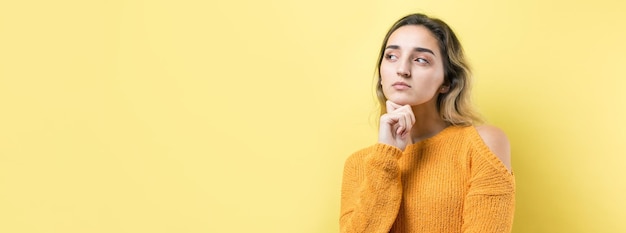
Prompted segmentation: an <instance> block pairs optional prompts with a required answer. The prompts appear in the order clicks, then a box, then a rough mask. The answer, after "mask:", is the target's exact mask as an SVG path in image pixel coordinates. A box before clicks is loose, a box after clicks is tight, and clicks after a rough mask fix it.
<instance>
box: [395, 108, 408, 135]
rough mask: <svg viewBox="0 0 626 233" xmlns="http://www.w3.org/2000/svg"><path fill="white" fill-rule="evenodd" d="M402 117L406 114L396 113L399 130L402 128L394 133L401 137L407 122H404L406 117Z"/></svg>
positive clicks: (405, 129)
mask: <svg viewBox="0 0 626 233" xmlns="http://www.w3.org/2000/svg"><path fill="white" fill-rule="evenodd" d="M404 115H406V113H397V116H398V124H400V128H402V130H399V131H397V132H396V134H398V135H400V136H402V134H404V132H406V131H407V123H408V122H407V121H406V117H404Z"/></svg>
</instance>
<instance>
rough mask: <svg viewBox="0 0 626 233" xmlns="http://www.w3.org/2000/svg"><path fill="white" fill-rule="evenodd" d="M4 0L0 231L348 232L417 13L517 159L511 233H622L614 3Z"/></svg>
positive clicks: (622, 18) (620, 39) (620, 21)
mask: <svg viewBox="0 0 626 233" xmlns="http://www.w3.org/2000/svg"><path fill="white" fill-rule="evenodd" d="M546 2H548V1H539V0H531V1H528V0H525V1H516V2H514V1H495V0H493V1H486V0H477V1H458V2H455V1H442V0H438V1H434V0H433V1H399V0H397V1H378V2H372V1H336V0H323V1H287V0H275V1H251V0H250V1H208V2H207V1H156V0H155V1H79V0H75V1H69V0H63V1H2V2H1V3H0V232H64V233H67V232H336V231H337V229H338V221H337V219H338V211H339V189H340V182H341V172H342V168H343V161H344V160H345V158H346V157H347V156H348V155H349V154H350V153H351V152H353V151H355V150H357V149H359V148H361V147H364V146H366V145H369V144H371V143H373V142H374V141H375V138H376V129H375V127H374V125H375V124H374V121H373V118H374V117H375V114H374V112H375V109H374V101H373V95H372V72H373V65H374V61H375V59H376V58H375V57H376V55H377V52H378V51H377V49H378V47H379V43H380V41H381V39H382V37H383V34H384V33H385V30H386V29H387V28H388V27H389V26H390V24H391V23H392V22H393V21H395V20H396V19H397V18H398V17H400V16H402V15H404V14H406V13H409V12H415V11H419V12H426V13H429V14H432V15H434V16H438V17H441V18H443V19H445V20H446V21H447V22H448V23H450V24H451V25H452V26H453V27H454V28H455V29H456V31H457V33H458V34H459V35H460V37H461V39H462V42H463V43H464V45H465V47H466V50H467V53H468V55H469V57H470V59H471V62H472V64H473V67H474V68H475V74H476V76H477V82H476V86H475V89H474V90H475V100H476V102H477V104H478V105H479V107H480V109H481V110H482V111H483V113H484V114H485V115H486V116H487V117H488V119H489V120H490V122H491V123H492V124H495V125H498V126H500V127H501V128H503V129H504V130H505V131H506V132H507V133H508V135H509V137H510V139H511V140H512V144H513V166H514V169H515V171H516V176H517V188H518V194H517V212H516V219H515V226H514V228H515V230H514V232H626V225H624V224H623V220H624V219H626V201H624V197H626V181H625V179H624V177H626V170H624V169H623V167H624V164H625V163H626V158H625V157H624V156H625V155H626V148H625V147H624V145H625V144H624V139H625V138H626V124H625V123H624V119H626V114H625V110H624V109H626V103H625V100H626V94H625V93H624V91H623V88H624V86H626V81H625V80H626V71H625V69H624V67H625V65H626V64H625V58H624V54H626V45H624V44H623V43H624V41H626V30H624V23H625V22H626V14H624V13H623V12H624V9H625V7H626V4H624V3H620V1H610V0H598V1H565V0H558V1H551V2H552V3H546Z"/></svg>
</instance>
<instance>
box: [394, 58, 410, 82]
mask: <svg viewBox="0 0 626 233" xmlns="http://www.w3.org/2000/svg"><path fill="white" fill-rule="evenodd" d="M396 64H398V67H396V68H397V71H396V73H397V74H398V76H400V77H403V78H408V77H411V67H409V66H410V63H409V62H407V61H399V62H398V63H396Z"/></svg>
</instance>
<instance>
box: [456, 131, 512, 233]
mask: <svg viewBox="0 0 626 233" xmlns="http://www.w3.org/2000/svg"><path fill="white" fill-rule="evenodd" d="M476 130H477V132H478V135H477V137H476V143H475V145H476V150H475V155H473V156H472V160H471V163H472V165H471V167H472V172H471V173H472V177H471V179H470V189H469V192H468V194H467V196H466V197H465V204H464V205H463V228H462V229H463V232H466V233H468V232H511V229H512V227H513V214H514V212H515V180H514V177H513V175H512V174H511V172H510V168H511V165H510V146H509V141H508V139H507V138H506V135H505V134H504V133H503V132H502V131H501V130H500V129H498V128H495V127H492V126H481V127H477V128H476Z"/></svg>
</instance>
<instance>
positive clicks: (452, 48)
mask: <svg viewBox="0 0 626 233" xmlns="http://www.w3.org/2000/svg"><path fill="white" fill-rule="evenodd" d="M406 25H421V26H424V27H426V28H427V29H428V30H429V31H430V32H432V33H433V35H435V38H436V39H437V41H438V45H439V49H440V50H441V51H440V52H441V54H442V55H443V56H442V60H443V69H444V81H443V82H444V84H447V85H448V86H449V87H450V90H449V91H448V92H446V93H440V94H439V96H437V110H438V111H439V115H440V116H441V118H442V119H443V120H444V121H446V122H447V123H449V124H451V125H461V126H469V125H475V124H480V123H483V120H482V117H481V116H480V115H479V114H478V112H477V111H476V110H475V109H474V107H473V105H472V103H471V98H470V97H471V96H470V89H471V82H472V78H471V71H470V67H469V65H468V63H467V61H466V59H465V56H464V55H463V47H461V43H460V42H459V39H458V38H457V37H456V35H455V34H454V32H453V31H452V29H451V28H450V27H449V26H448V25H447V24H446V23H445V22H443V21H442V20H440V19H437V18H431V17H428V16H426V15H424V14H411V15H407V16H405V17H403V18H401V19H400V20H398V21H396V22H395V23H394V24H393V26H391V28H390V29H389V31H388V32H387V35H386V36H385V39H384V40H383V44H382V47H381V49H380V54H379V55H378V63H377V65H376V70H375V72H376V76H377V78H378V81H377V84H376V96H377V99H378V104H379V107H380V115H381V116H382V115H383V114H385V113H387V109H386V105H385V102H386V101H387V98H386V97H385V95H384V94H383V89H382V85H381V76H380V65H381V62H382V59H383V55H384V52H385V46H386V45H387V41H388V40H389V37H390V36H391V34H392V33H393V32H394V31H396V30H397V29H398V28H400V27H402V26H406Z"/></svg>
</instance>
